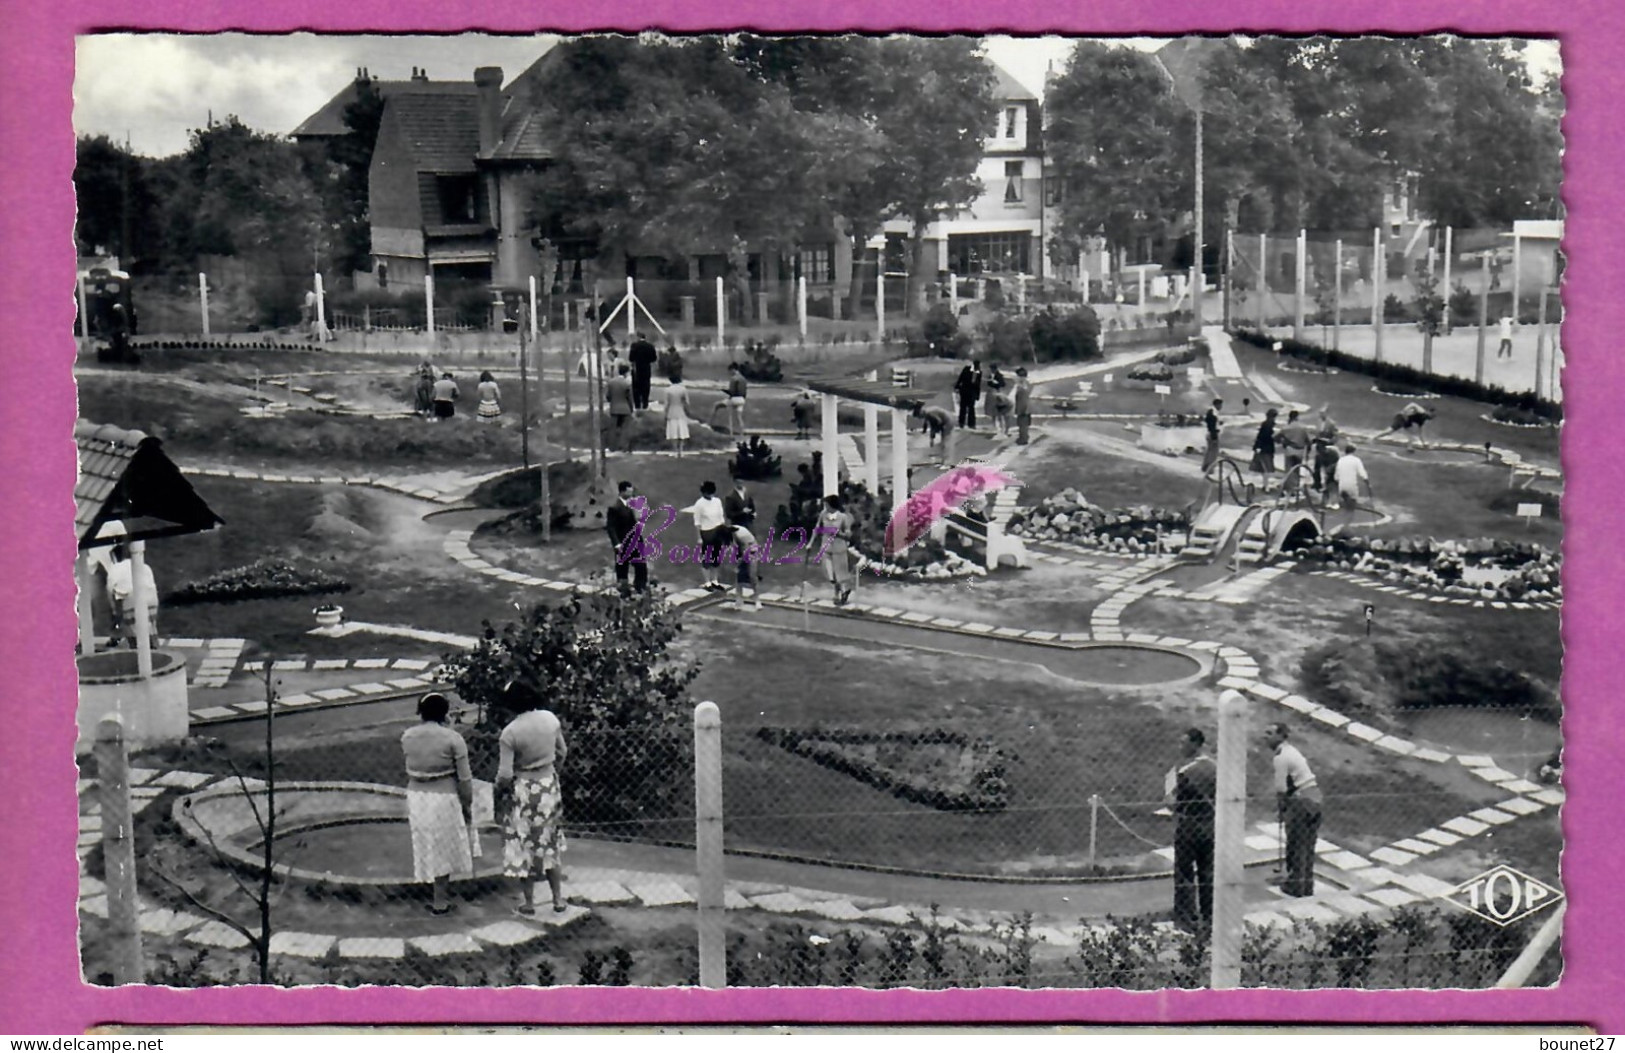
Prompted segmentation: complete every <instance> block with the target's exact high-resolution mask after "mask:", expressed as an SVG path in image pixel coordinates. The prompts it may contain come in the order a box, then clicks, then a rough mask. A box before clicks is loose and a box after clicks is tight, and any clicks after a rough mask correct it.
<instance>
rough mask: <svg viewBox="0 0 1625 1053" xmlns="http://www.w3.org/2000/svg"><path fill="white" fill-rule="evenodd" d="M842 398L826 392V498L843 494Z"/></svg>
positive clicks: (824, 435) (824, 445)
mask: <svg viewBox="0 0 1625 1053" xmlns="http://www.w3.org/2000/svg"><path fill="white" fill-rule="evenodd" d="M840 401H841V400H840V396H838V395H831V394H829V393H828V392H826V393H825V394H824V396H823V403H824V405H823V410H824V419H823V424H824V434H823V447H824V496H825V497H828V496H830V495H831V494H838V493H840V492H841V460H840V458H841V440H840V418H839V409H838V407H839V405H840Z"/></svg>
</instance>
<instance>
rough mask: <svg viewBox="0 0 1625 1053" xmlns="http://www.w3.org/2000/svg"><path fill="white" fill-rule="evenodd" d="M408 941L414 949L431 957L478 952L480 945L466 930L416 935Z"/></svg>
mask: <svg viewBox="0 0 1625 1053" xmlns="http://www.w3.org/2000/svg"><path fill="white" fill-rule="evenodd" d="M407 943H408V944H409V945H410V946H411V947H412V949H413V950H417V951H421V952H423V953H424V954H427V955H428V956H429V957H431V958H444V957H446V956H447V955H451V954H478V953H480V950H481V948H480V945H479V944H478V943H475V942H474V937H472V936H470V935H469V934H468V933H466V932H447V933H442V934H441V935H439V936H414V937H412V938H411V939H410V940H408V941H407Z"/></svg>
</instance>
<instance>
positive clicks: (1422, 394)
mask: <svg viewBox="0 0 1625 1053" xmlns="http://www.w3.org/2000/svg"><path fill="white" fill-rule="evenodd" d="M1371 390H1372V392H1374V393H1375V394H1378V395H1386V396H1388V397H1389V398H1391V399H1412V400H1421V399H1437V398H1443V397H1444V396H1442V395H1439V394H1438V393H1436V392H1432V391H1423V390H1422V389H1420V388H1412V387H1407V386H1406V385H1404V384H1373V385H1371ZM1502 408H1505V407H1502Z"/></svg>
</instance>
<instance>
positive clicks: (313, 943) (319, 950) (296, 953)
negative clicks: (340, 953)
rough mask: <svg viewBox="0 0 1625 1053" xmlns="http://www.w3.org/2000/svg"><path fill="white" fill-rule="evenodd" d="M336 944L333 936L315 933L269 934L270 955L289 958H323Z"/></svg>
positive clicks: (336, 940) (336, 939)
mask: <svg viewBox="0 0 1625 1053" xmlns="http://www.w3.org/2000/svg"><path fill="white" fill-rule="evenodd" d="M337 942H338V938H337V937H335V936H326V935H323V934H321V933H316V932H273V933H271V953H272V954H282V955H286V956H288V957H289V958H325V957H327V952H328V951H330V950H332V949H333V944H335V943H337Z"/></svg>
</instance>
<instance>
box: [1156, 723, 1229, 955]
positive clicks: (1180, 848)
mask: <svg viewBox="0 0 1625 1053" xmlns="http://www.w3.org/2000/svg"><path fill="white" fill-rule="evenodd" d="M1206 741H1207V739H1206V736H1204V735H1203V734H1202V729H1200V728H1187V729H1186V730H1185V731H1184V732H1183V733H1182V734H1181V735H1180V737H1179V747H1180V752H1181V755H1182V757H1183V761H1182V763H1181V764H1180V765H1179V766H1177V767H1175V768H1173V769H1171V770H1170V771H1169V772H1168V781H1167V786H1166V787H1165V789H1166V791H1167V799H1168V804H1169V806H1170V807H1172V809H1173V813H1174V924H1175V925H1176V926H1178V927H1179V928H1181V929H1184V930H1185V931H1186V932H1191V933H1197V934H1203V933H1206V932H1207V931H1208V929H1209V926H1211V925H1212V924H1213V799H1214V797H1215V796H1216V795H1217V793H1218V786H1219V782H1218V780H1219V770H1218V768H1217V766H1215V764H1214V763H1213V758H1212V757H1210V756H1208V754H1207V751H1206V750H1205V749H1204V748H1203V746H1204V744H1205V743H1206Z"/></svg>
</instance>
